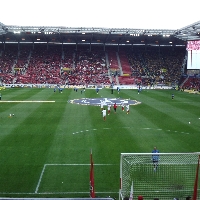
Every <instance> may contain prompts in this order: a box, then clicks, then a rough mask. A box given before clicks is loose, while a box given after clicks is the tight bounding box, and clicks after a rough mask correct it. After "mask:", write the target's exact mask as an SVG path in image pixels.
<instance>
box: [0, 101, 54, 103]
mask: <svg viewBox="0 0 200 200" xmlns="http://www.w3.org/2000/svg"><path fill="white" fill-rule="evenodd" d="M0 103H55V101H0Z"/></svg>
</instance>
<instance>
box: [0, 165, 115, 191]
mask: <svg viewBox="0 0 200 200" xmlns="http://www.w3.org/2000/svg"><path fill="white" fill-rule="evenodd" d="M48 165H49V166H59V165H66V166H67V165H68V166H73V165H76V166H79V165H91V164H44V167H43V169H42V172H41V174H40V178H39V180H38V184H37V186H36V189H35V194H42V193H38V189H39V187H40V183H41V181H42V177H43V174H44V171H45V168H46V166H48ZM94 165H96V166H97V165H115V164H94ZM68 193H76V192H68ZM80 193H82V192H80ZM99 193H101V192H99ZM102 193H103V192H102ZM105 193H107V192H105ZM112 193H113V192H112ZM0 194H1V193H0ZM53 194H54V193H53Z"/></svg>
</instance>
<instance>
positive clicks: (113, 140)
mask: <svg viewBox="0 0 200 200" xmlns="http://www.w3.org/2000/svg"><path fill="white" fill-rule="evenodd" d="M22 90H23V89H22ZM25 90H26V89H25ZM36 91H37V89H36ZM38 91H39V92H38V93H37V94H38V95H37V94H35V95H36V96H34V99H38V98H39V99H42V100H55V103H53V104H48V103H47V104H37V107H35V105H34V104H32V103H30V104H26V103H25V104H26V106H23V104H13V105H14V108H16V111H19V110H20V112H19V113H18V114H19V115H18V114H17V115H16V117H13V118H8V117H7V116H6V118H5V119H6V120H4V133H5V134H4V135H3V134H1V135H0V138H1V143H0V144H1V145H2V146H1V148H0V150H1V152H2V154H1V157H0V162H1V163H2V172H1V173H0V177H1V180H2V183H1V185H0V186H1V189H0V192H1V193H5V192H7V193H13V192H15V193H18V195H15V194H7V195H6V194H5V195H6V196H9V197H10V196H15V197H16V196H17V197H19V196H20V197H27V196H29V197H33V196H35V197H58V195H59V197H66V196H67V197H75V196H76V197H80V196H84V197H88V195H89V189H88V185H89V165H88V166H81V164H89V163H90V149H91V148H92V150H93V160H94V164H114V165H112V166H103V165H95V166H94V169H95V170H94V171H95V190H96V192H97V194H98V192H104V193H101V196H102V197H105V196H108V193H109V192H115V191H116V194H115V196H113V197H115V198H118V194H117V193H118V189H119V184H118V183H119V159H120V153H122V152H123V153H126V152H151V150H152V148H153V146H154V145H156V146H158V148H159V150H160V151H161V152H193V151H197V150H198V148H199V144H198V141H199V140H198V133H196V129H197V128H196V127H192V126H189V125H187V124H186V123H184V119H185V118H187V117H188V116H184V115H185V114H186V115H190V116H192V119H193V117H195V116H196V111H194V109H192V111H191V113H189V110H188V108H186V107H185V106H183V107H182V106H180V105H185V104H186V103H185V102H191V103H192V101H197V100H198V98H194V97H190V96H188V94H185V93H181V92H180V93H179V92H177V93H176V94H175V101H172V100H171V91H166V90H148V91H145V90H144V91H142V92H141V94H139V95H138V94H137V90H121V91H120V94H118V93H117V92H116V91H114V94H111V91H110V89H103V90H100V92H99V94H96V91H95V90H86V92H85V93H82V94H81V92H80V90H78V92H74V91H73V90H72V89H65V90H63V93H58V91H57V92H56V93H54V92H53V89H38ZM9 95H11V93H9ZM29 95H31V93H30V94H29ZM179 95H180V97H179ZM11 96H12V95H11ZM101 96H102V97H108V98H110V97H113V98H114V97H116V98H118V97H120V98H130V99H136V100H138V101H141V102H142V104H140V105H137V106H130V115H126V114H125V111H124V112H122V111H121V107H118V109H117V114H114V113H113V108H112V113H111V115H110V116H108V115H107V119H106V122H104V121H103V118H102V113H101V109H100V107H97V106H81V105H76V104H70V103H68V100H69V99H77V98H83V97H89V98H99V97H101ZM5 97H6V94H5ZM27 98H29V97H27ZM30 98H32V97H30ZM195 99H196V100H195ZM182 100H183V101H182ZM18 105H19V107H18ZM176 105H177V106H176ZM192 105H193V106H195V107H196V106H197V108H199V106H198V105H199V104H198V103H197V102H194V104H193V103H192ZM15 106H17V107H15ZM20 106H22V107H20ZM2 109H3V108H1V107H0V111H2ZM7 109H8V110H9V109H11V110H12V108H11V107H7ZM194 112H195V114H194ZM20 115H22V116H20ZM154 115H155V116H154ZM2 119H4V117H3V118H2ZM11 120H12V121H11ZM14 120H16V121H14ZM0 123H1V121H0ZM2 124H3V123H2ZM2 124H1V125H2ZM191 124H193V123H191ZM196 126H198V125H196ZM9 127H12V128H10V129H9ZM186 129H187V130H186ZM194 130H195V131H194ZM187 132H188V133H189V134H186V133H187ZM73 133H74V134H73ZM7 136H8V137H7ZM48 163H50V164H53V163H55V164H62V163H63V164H66V163H69V164H70V163H72V164H80V166H76V167H73V166H71V167H65V166H61V167H57V166H53V165H52V166H50V167H48V168H47V169H46V170H45V171H44V174H43V177H42V181H41V184H40V186H39V190H38V194H35V195H33V193H34V192H35V189H36V186H37V185H38V181H39V177H40V175H41V172H42V169H43V167H44V165H45V164H48ZM62 182H64V183H63V184H62ZM71 182H73V184H71V185H70V183H71ZM19 185H20V186H19ZM77 188H80V189H78V192H83V194H82V195H81V194H80V193H77V194H76V195H75V194H74V193H75V192H76V191H77ZM62 192H63V194H62ZM66 192H74V193H72V194H67V195H66ZM87 192H88V193H87ZM20 193H21V194H20ZM22 193H24V194H22ZM25 193H31V194H30V195H28V194H25ZM40 193H41V194H40ZM45 193H46V195H44V194H45ZM50 193H51V194H50ZM56 193H57V194H56ZM64 193H65V194H64ZM99 194H100V193H99ZM109 194H110V193H109ZM113 195H114V194H113Z"/></svg>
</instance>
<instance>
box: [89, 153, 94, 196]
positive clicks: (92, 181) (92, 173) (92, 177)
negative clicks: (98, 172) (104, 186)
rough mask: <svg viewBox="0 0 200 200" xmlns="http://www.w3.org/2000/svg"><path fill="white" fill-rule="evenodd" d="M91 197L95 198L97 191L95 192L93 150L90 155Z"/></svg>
mask: <svg viewBox="0 0 200 200" xmlns="http://www.w3.org/2000/svg"><path fill="white" fill-rule="evenodd" d="M90 197H91V198H95V191H94V164H93V160H92V150H91V154H90Z"/></svg>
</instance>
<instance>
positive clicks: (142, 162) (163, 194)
mask: <svg viewBox="0 0 200 200" xmlns="http://www.w3.org/2000/svg"><path fill="white" fill-rule="evenodd" d="M155 155H156V156H158V164H157V167H156V170H155V167H154V164H155V163H153V161H152V158H153V157H152V156H155ZM199 155H200V152H196V153H159V154H154V153H121V157H120V189H119V199H124V197H130V191H131V185H132V182H133V199H134V200H135V199H137V198H138V196H143V197H144V199H145V200H147V199H151V200H152V199H154V198H159V200H161V199H164V200H168V199H173V198H178V199H179V200H181V199H184V200H185V199H186V197H187V196H192V194H193V191H194V182H195V177H196V171H197V165H198V158H199ZM197 191H200V186H198V188H197ZM197 195H198V199H199V198H200V194H197Z"/></svg>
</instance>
